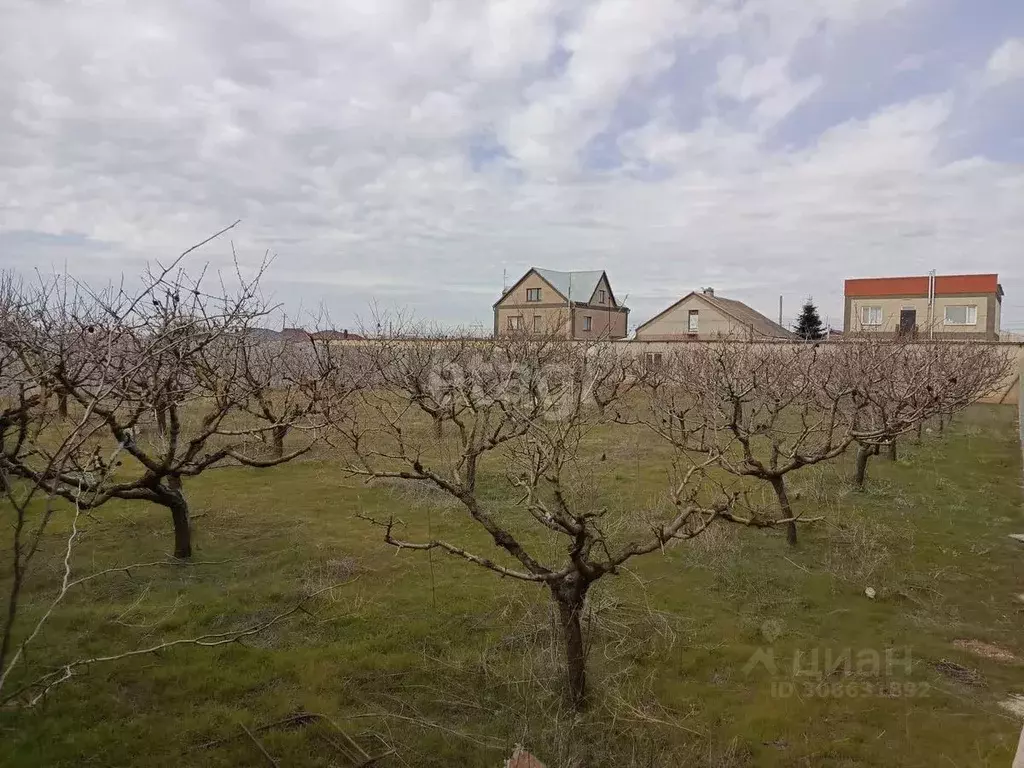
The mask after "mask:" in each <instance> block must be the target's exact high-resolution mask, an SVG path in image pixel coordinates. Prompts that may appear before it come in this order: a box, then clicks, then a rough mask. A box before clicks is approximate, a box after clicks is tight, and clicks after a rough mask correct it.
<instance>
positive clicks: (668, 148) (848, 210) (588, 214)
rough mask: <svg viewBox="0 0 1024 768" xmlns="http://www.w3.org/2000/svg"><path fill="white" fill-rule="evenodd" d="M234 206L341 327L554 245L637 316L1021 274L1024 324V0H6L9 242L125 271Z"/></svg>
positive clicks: (512, 266) (250, 232)
mask: <svg viewBox="0 0 1024 768" xmlns="http://www.w3.org/2000/svg"><path fill="white" fill-rule="evenodd" d="M235 219H242V224H240V225H239V227H238V228H237V229H236V230H235V231H234V232H233V233H232V239H233V241H234V246H235V248H236V250H237V252H238V254H239V257H240V259H241V260H242V261H243V263H244V265H245V266H246V267H251V266H252V265H254V264H256V263H258V262H259V260H260V259H261V257H262V255H263V253H264V252H265V251H270V252H272V253H274V254H276V259H275V262H274V264H273V266H272V267H271V270H270V273H269V274H268V276H267V277H266V280H265V288H266V290H267V292H268V293H270V294H272V295H273V297H274V298H275V299H276V300H278V301H280V302H282V303H283V305H284V306H285V307H286V308H287V309H288V311H289V312H291V313H293V314H294V313H296V312H297V311H298V310H299V308H300V307H304V308H307V309H309V308H315V307H316V306H317V305H319V304H321V302H322V303H324V304H325V305H326V306H327V307H328V308H329V309H330V311H331V314H332V316H333V317H334V318H335V320H336V324H337V325H338V326H339V327H340V326H342V325H350V324H352V323H353V322H354V320H353V318H354V317H355V316H357V315H358V316H365V315H366V314H367V307H368V305H369V303H370V301H371V300H373V299H376V300H377V301H378V302H379V303H380V304H381V305H382V306H384V307H389V306H403V307H407V308H409V309H410V310H412V311H413V312H414V313H415V314H416V315H417V316H419V317H422V318H432V319H436V320H438V321H442V322H447V323H464V324H471V323H481V324H482V325H483V326H484V327H489V326H490V323H491V315H490V311H491V310H490V307H491V304H492V302H493V301H495V299H496V298H497V296H498V294H499V293H500V291H501V288H502V276H503V273H504V272H505V271H507V273H508V275H509V278H510V280H511V279H514V278H515V277H518V276H519V275H520V274H521V273H522V272H524V271H525V270H526V269H527V268H528V267H530V266H531V265H537V266H544V267H549V268H553V269H572V268H579V269H606V270H608V272H609V275H610V277H611V280H612V285H613V288H614V289H615V291H616V293H617V295H618V296H619V298H620V299H621V298H623V297H626V303H627V304H628V305H629V306H630V307H631V308H632V310H633V312H632V314H631V317H630V321H631V325H635V324H638V323H640V322H643V321H644V320H646V319H647V318H649V317H650V316H651V315H653V314H655V313H656V312H657V311H659V310H660V309H662V308H664V306H666V305H667V304H669V303H671V302H672V301H674V300H675V299H676V298H678V297H679V296H680V295H682V294H684V293H686V292H688V291H690V290H692V289H695V288H698V287H700V286H705V285H712V286H714V287H715V288H716V290H717V291H719V292H720V293H722V294H723V295H726V296H729V297H732V298H739V299H742V300H744V301H747V302H748V303H750V304H751V305H753V306H754V307H755V308H758V309H760V310H762V311H764V312H765V313H767V314H769V315H773V314H774V313H776V312H777V304H778V296H779V295H780V294H782V295H783V296H784V297H785V301H786V314H787V315H792V314H795V311H796V307H797V305H798V304H799V302H800V301H801V300H803V299H804V298H805V297H806V296H808V295H813V297H814V299H815V301H816V302H817V303H818V304H819V306H820V307H821V310H822V313H823V314H826V315H829V316H830V317H831V318H832V319H833V321H835V322H837V324H841V322H842V281H843V279H844V278H845V277H854V276H871V275H895V274H915V273H923V272H925V271H927V270H928V269H931V268H935V269H938V270H939V271H940V272H965V271H967V272H971V271H975V272H998V273H999V274H1000V279H1001V282H1002V284H1003V287H1004V289H1005V290H1006V299H1005V300H1004V310H1003V325H1004V327H1013V328H1019V329H1021V330H1024V5H1022V3H1021V2H1019V0H593V1H592V2H586V1H584V0H434V1H433V2H430V1H429V0H362V1H359V0H340V1H339V0H332V1H331V2H323V1H314V0H287V2H285V1H284V0H249V1H248V2H242V1H241V0H228V1H225V2H209V0H132V1H131V2H128V1H127V0H125V1H124V2H114V1H113V0H91V1H88V2H87V1H86V0H78V1H73V0H0V267H2V268H14V269H17V270H21V271H26V272H29V271H31V270H34V269H43V270H52V269H54V268H58V269H60V268H64V267H65V266H66V267H67V268H68V269H69V270H70V271H72V272H74V273H77V274H80V275H83V276H85V277H87V278H88V279H91V280H97V281H105V280H107V279H111V278H116V277H117V276H119V275H120V274H121V273H133V272H136V271H138V269H139V267H140V265H141V264H142V263H143V262H144V261H145V260H146V259H150V258H160V257H167V256H169V255H173V254H175V253H177V252H179V251H181V250H183V249H184V248H185V247H187V246H188V245H190V244H192V243H194V242H196V241H198V240H201V239H203V238H204V237H205V236H207V235H209V234H211V233H212V232H215V231H216V230H218V229H220V228H221V227H223V226H225V225H226V224H230V223H231V222H232V221H234V220H235ZM230 258H231V242H230V241H229V240H227V239H225V240H222V241H218V242H216V243H214V244H212V245H210V246H208V247H206V248H205V249H204V250H203V251H202V252H201V253H199V254H197V255H195V256H193V257H192V260H191V263H192V264H196V265H198V264H201V263H205V262H210V263H212V264H213V265H214V266H217V267H225V266H227V265H228V264H229V263H230Z"/></svg>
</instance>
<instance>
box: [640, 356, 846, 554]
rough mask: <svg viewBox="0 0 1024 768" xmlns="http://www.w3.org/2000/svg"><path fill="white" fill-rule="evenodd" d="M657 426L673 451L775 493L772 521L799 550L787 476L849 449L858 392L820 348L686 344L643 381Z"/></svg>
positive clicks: (839, 365) (653, 425)
mask: <svg viewBox="0 0 1024 768" xmlns="http://www.w3.org/2000/svg"><path fill="white" fill-rule="evenodd" d="M647 386H648V387H649V388H650V390H651V402H652V403H654V404H655V406H656V407H657V409H658V412H657V414H656V415H657V416H658V418H656V419H653V420H651V421H649V422H648V423H649V426H651V428H652V429H653V430H654V431H655V433H656V434H658V435H660V436H661V437H662V438H663V439H665V440H667V441H669V442H670V443H671V444H672V445H674V446H676V448H677V449H679V450H683V451H690V452H693V453H695V454H697V455H702V456H706V457H708V458H709V459H710V460H712V461H713V462H714V463H715V464H716V465H717V466H719V467H721V468H722V469H724V470H726V471H727V472H729V473H730V474H732V475H734V476H736V477H752V478H756V479H758V480H762V481H764V482H766V483H768V485H769V486H770V487H771V489H772V491H773V492H774V494H775V497H776V499H777V502H778V516H777V517H775V518H766V517H764V516H763V515H755V516H754V517H755V519H757V520H760V521H761V522H765V523H767V522H771V524H784V525H785V527H786V533H787V540H788V541H789V543H790V544H796V542H797V523H798V522H799V521H800V520H801V517H800V514H799V513H797V512H796V511H795V510H794V509H793V504H792V501H791V500H790V495H789V491H788V489H787V487H786V477H787V475H789V474H790V473H791V472H795V471H797V470H799V469H802V468H804V467H808V466H812V465H814V464H818V463H820V462H823V461H828V460H830V459H834V458H835V457H836V456H839V455H840V454H842V453H843V452H844V451H845V450H846V449H847V447H848V446H849V445H850V443H851V442H852V441H853V436H852V433H851V431H852V425H853V418H854V415H855V413H856V412H857V405H856V399H855V386H854V384H853V382H852V381H851V380H850V378H849V376H848V375H847V373H846V372H845V371H844V369H843V367H842V363H841V362H840V361H839V360H838V359H837V358H836V356H834V355H829V354H825V353H824V351H823V349H822V348H821V345H818V344H813V345H802V344H788V345H783V344H777V345H776V344H768V345H761V344H747V343H742V342H737V341H732V340H724V341H721V342H716V343H710V344H700V345H686V346H685V347H684V348H682V349H678V350H675V351H673V352H669V353H666V356H665V358H664V359H663V362H662V364H661V365H660V366H659V368H658V370H657V371H656V372H655V375H653V376H651V377H648V379H647Z"/></svg>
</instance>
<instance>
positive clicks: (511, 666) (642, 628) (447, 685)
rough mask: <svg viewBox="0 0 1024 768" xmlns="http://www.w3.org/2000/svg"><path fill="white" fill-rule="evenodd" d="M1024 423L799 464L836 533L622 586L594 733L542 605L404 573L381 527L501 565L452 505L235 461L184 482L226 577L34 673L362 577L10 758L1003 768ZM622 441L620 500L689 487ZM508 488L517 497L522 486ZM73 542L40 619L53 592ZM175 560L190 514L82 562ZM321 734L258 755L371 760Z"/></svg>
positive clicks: (459, 566)
mask: <svg viewBox="0 0 1024 768" xmlns="http://www.w3.org/2000/svg"><path fill="white" fill-rule="evenodd" d="M1016 430H1017V427H1016V423H1015V414H1014V412H1013V410H1011V409H1010V408H1006V407H999V406H975V407H974V408H972V409H971V410H970V411H969V412H968V413H966V414H964V415H963V416H961V417H960V418H959V419H958V420H957V421H956V422H955V423H954V424H953V425H952V427H951V428H949V429H947V431H946V433H945V434H944V435H942V436H939V435H938V434H934V433H932V434H926V435H925V438H924V442H923V443H922V444H920V445H917V444H915V443H914V441H913V440H911V439H906V440H904V443H903V445H902V446H901V456H900V460H899V461H898V462H897V463H892V462H889V461H888V460H887V459H884V458H883V457H880V458H879V459H876V460H875V461H874V462H873V463H872V466H871V478H870V489H869V490H868V491H867V492H864V493H857V492H853V491H852V490H851V489H850V488H849V485H848V483H847V481H846V477H847V476H848V475H849V473H850V469H851V466H850V464H851V462H852V456H850V457H846V458H845V459H844V460H842V461H840V462H837V463H834V464H833V465H830V466H827V467H822V468H816V469H809V470H805V471H802V472H799V473H796V474H795V475H793V476H791V478H790V479H791V481H792V490H793V491H798V492H799V500H798V501H797V506H798V508H799V509H800V510H802V511H803V512H805V513H806V514H808V515H817V514H821V515H824V516H825V518H826V519H825V521H823V522H821V523H817V524H815V525H814V526H805V527H804V528H803V529H802V540H801V543H800V545H799V546H798V547H797V548H795V549H793V548H790V547H788V546H787V545H786V543H785V541H784V537H783V536H782V532H780V531H773V532H766V531H758V530H752V529H751V530H748V529H739V528H736V527H721V528H716V529H713V530H712V531H711V532H710V533H709V534H707V535H706V536H704V537H701V538H698V539H695V540H694V541H692V542H688V543H686V544H679V545H677V546H673V547H670V548H668V549H666V551H665V552H664V553H663V554H654V555H650V556H648V557H646V558H641V559H637V560H635V561H633V562H632V563H631V568H630V571H629V572H627V573H624V574H622V575H620V576H618V577H610V578H606V579H603V580H602V581H600V582H599V583H598V584H597V585H596V586H595V588H594V589H593V590H592V592H591V603H590V610H591V613H590V615H589V616H588V622H587V628H588V632H589V634H590V640H591V655H590V670H591V684H592V692H593V695H592V703H591V706H590V708H589V709H588V711H587V712H586V714H584V715H582V716H574V715H573V714H572V713H571V712H569V711H568V710H567V709H566V708H565V706H564V704H563V699H562V696H561V690H562V688H561V682H562V679H561V650H560V646H559V644H558V638H557V633H556V631H555V628H554V626H553V624H552V619H551V616H550V611H549V606H548V598H547V595H546V593H545V592H543V591H542V590H541V589H540V588H538V587H536V586H529V585H524V584H522V583H518V582H512V581H510V580H502V579H500V578H498V577H497V576H496V575H495V574H493V573H490V572H487V571H484V570H482V569H480V568H477V567H474V566H473V565H471V564H468V563H465V562H461V561H453V560H451V559H449V558H445V557H444V556H443V555H439V554H436V553H435V554H434V555H433V557H432V558H428V556H427V555H426V554H424V553H420V552H409V551H403V552H397V553H396V552H395V550H393V549H391V548H388V547H386V546H385V545H384V544H383V543H382V541H381V540H380V537H381V535H380V531H379V530H377V529H374V528H373V527H371V526H369V525H368V524H367V523H366V522H364V521H363V520H360V519H357V518H356V514H357V513H360V512H364V513H367V514H375V515H378V516H386V515H387V514H391V513H393V514H396V515H397V516H398V517H401V518H402V519H403V520H404V521H405V522H406V523H408V526H407V528H406V529H405V533H406V535H407V536H408V537H409V538H414V537H416V536H418V535H419V536H422V535H423V534H425V533H426V530H427V527H428V525H429V526H430V528H431V530H432V531H433V532H434V534H435V535H437V534H440V535H443V536H445V537H447V538H450V539H453V540H457V541H461V542H470V543H474V544H476V545H477V549H478V550H480V551H483V552H485V553H489V552H490V549H489V548H488V545H487V544H486V542H485V541H484V538H483V537H481V535H480V533H479V531H477V530H475V529H473V528H472V527H471V526H469V525H468V524H467V523H466V522H465V520H464V516H463V515H462V514H461V513H460V512H459V510H458V508H457V507H455V506H454V505H453V504H451V503H450V502H448V501H447V500H446V499H444V498H443V497H439V496H438V497H435V496H433V495H432V494H427V495H424V494H422V493H416V492H414V490H413V489H410V488H408V487H406V486H402V485H396V484H388V485H377V486H373V487H368V486H365V485H361V484H360V483H359V482H358V481H354V480H352V479H349V478H345V477H344V476H342V475H341V474H340V473H339V472H338V471H337V469H336V466H335V465H334V464H332V462H331V461H330V460H329V458H323V459H322V460H321V459H318V460H309V461H303V462H299V463H294V464H291V465H287V466H283V467H280V468H277V469H273V470H266V471H258V470H249V469H241V468H228V469H221V470H217V471H215V472H212V473H209V474H207V475H205V476H203V477H201V478H198V479H196V480H194V481H192V482H191V483H190V484H189V485H187V487H186V489H187V491H188V494H189V496H190V499H191V501H192V503H193V507H194V509H193V512H194V514H196V515H197V517H196V519H195V527H196V543H197V545H198V548H197V554H196V560H197V561H200V562H199V563H198V564H195V565H192V566H188V567H178V566H174V567H165V568H158V569H148V570H143V571H138V572H133V573H132V574H131V577H129V576H127V575H113V576H111V577H109V578H104V579H100V580H96V581H94V582H90V583H89V584H88V585H85V587H84V588H83V589H82V590H81V591H79V592H77V593H76V595H75V596H74V598H73V599H71V600H69V602H68V603H67V605H66V606H65V607H64V608H63V609H62V610H61V611H60V612H59V614H58V615H57V616H55V618H54V620H53V621H52V622H51V624H50V625H49V627H48V629H47V630H46V632H45V634H44V636H43V637H42V638H41V640H42V642H41V643H40V644H39V646H38V647H37V648H36V649H35V651H34V653H33V660H34V662H35V663H37V664H39V665H42V666H44V667H45V666H46V664H47V663H49V662H50V660H53V662H56V661H59V660H65V659H70V658H77V657H81V656H85V655H89V654H94V653H104V652H110V651H112V650H117V649H122V650H127V649H130V648H133V647H136V646H141V645H146V644H152V643H154V642H158V641H160V640H162V639H171V638H173V637H181V636H189V635H195V634H199V633H203V632H216V631H224V630H227V629H230V628H232V627H237V626H242V625H244V624H247V623H252V622H258V621H259V620H261V619H264V618H266V617H269V616H271V615H273V614H274V613H275V612H278V611H281V610H283V609H284V608H287V607H288V606H290V605H292V604H293V603H294V602H295V601H297V600H299V599H301V597H302V596H303V595H305V594H308V593H309V592H310V591H313V590H316V589H318V588H320V587H322V586H327V585H329V584H332V583H336V582H342V583H343V585H342V586H340V587H339V588H338V589H336V590H334V591H333V592H332V593H331V594H330V595H328V596H324V597H321V598H318V599H317V600H316V601H315V602H314V603H312V604H311V605H310V611H311V615H306V614H296V615H295V616H294V617H292V618H290V619H289V620H288V621H287V623H283V624H280V625H277V626H275V627H273V628H272V629H270V630H268V631H267V632H266V633H264V634H262V635H259V636H256V637H253V638H250V639H247V640H246V641H244V642H243V643H239V644H235V645H231V646H226V647H221V648H213V649H204V648H194V647H185V648H177V649H174V650H171V651H168V652H165V653H162V654H161V655H159V656H147V657H141V658H136V659H132V660H130V661H125V662H119V663H116V664H111V665H104V666H96V667H93V668H91V669H89V670H88V671H87V672H85V673H84V674H82V675H81V676H80V677H77V678H76V679H75V680H73V681H71V682H69V683H67V684H65V685H64V686H63V687H62V688H60V689H58V690H57V691H56V692H55V693H54V695H53V696H52V697H51V698H50V699H49V700H47V701H46V702H45V704H44V705H43V706H42V707H41V708H39V709H37V710H35V711H32V712H27V713H23V712H2V713H0V732H2V734H3V738H2V739H0V764H2V765H11V766H65V765H66V766H81V765H98V766H99V765H102V766H128V765H149V766H180V765H210V766H254V765H260V764H266V765H269V764H270V763H269V762H267V761H266V758H263V757H261V756H260V754H259V752H258V751H257V750H256V748H255V746H254V745H253V744H252V742H251V741H249V740H248V739H247V738H245V737H244V736H243V737H242V738H234V740H231V741H226V742H224V743H222V744H215V745H213V746H206V747H204V746H203V745H204V744H207V743H209V742H213V741H217V740H222V739H225V738H233V737H236V736H238V735H239V734H241V733H242V731H241V730H240V724H241V725H245V726H247V727H249V728H250V729H251V728H253V727H256V726H259V725H261V724H264V723H268V722H271V721H275V720H278V719H280V718H284V717H287V716H288V715H291V714H293V713H295V712H298V711H310V712H316V713H322V714H324V715H327V716H328V717H330V718H332V719H333V721H334V722H335V723H336V724H338V725H339V726H340V727H342V728H343V729H344V730H345V731H346V732H347V733H349V734H351V735H352V736H353V737H355V738H356V740H357V741H359V742H360V743H361V744H362V745H363V746H364V747H365V749H366V750H367V751H368V752H371V753H373V752H381V751H384V750H386V749H394V750H395V753H394V754H393V755H392V756H390V757H387V758H386V759H385V760H383V761H382V762H381V763H380V764H381V765H384V766H481V767H483V766H486V767H487V768H493V767H494V766H499V765H501V764H502V761H503V760H504V759H505V757H507V756H508V754H509V753H510V752H511V748H512V745H513V744H516V743H521V744H524V745H526V746H527V747H528V748H530V749H531V750H532V751H533V752H534V753H535V754H536V755H537V756H538V757H540V758H541V759H542V760H544V761H545V762H546V763H547V765H548V766H549V768H568V766H613V765H616V766H619V765H634V766H678V765H694V766H707V767H709V768H710V767H711V766H715V767H717V768H726V767H731V766H735V767H738V766H894V765H901V766H999V767H1000V768H1005V766H1008V765H1009V763H1010V761H1011V760H1012V755H1013V750H1014V748H1015V746H1016V742H1017V737H1018V734H1019V731H1020V725H1021V724H1020V722H1019V720H1018V719H1016V718H1014V717H1013V716H1012V715H1011V714H1009V713H1008V712H1006V711H1005V710H1003V709H1001V708H1000V707H999V705H998V702H999V701H1001V700H1003V699H1005V698H1006V697H1007V696H1008V695H1009V694H1010V693H1013V692H1024V661H1022V660H1024V639H1022V635H1021V619H1022V616H1024V602H1022V601H1021V599H1020V598H1019V597H1018V593H1020V592H1021V591H1022V590H1024V586H1022V585H1024V579H1022V577H1024V567H1022V563H1024V558H1022V555H1024V552H1022V551H1021V549H1020V547H1021V545H1020V544H1017V543H1016V542H1014V541H1012V540H1010V539H1009V538H1007V534H1008V533H1013V532H1020V531H1024V519H1022V515H1021V487H1020V478H1021V467H1020V459H1021V453H1020V445H1019V442H1018V439H1017V431H1016ZM601 449H602V453H606V454H607V457H608V465H607V466H608V470H607V471H606V473H605V475H606V476H605V478H604V480H603V481H602V483H601V485H600V488H599V492H600V493H601V494H602V495H603V496H604V497H605V498H606V500H607V502H608V503H609V505H611V506H612V507H613V508H617V509H622V510H626V511H628V510H629V509H630V508H631V505H636V504H638V503H640V502H642V500H644V499H646V498H650V497H653V496H655V495H657V494H658V493H659V492H660V491H661V489H663V488H664V472H665V465H664V458H665V457H664V456H660V455H658V454H657V452H652V451H651V450H650V449H649V448H648V447H647V445H646V443H645V441H644V439H643V437H642V436H640V435H634V436H632V437H630V438H629V439H627V440H623V441H620V442H619V443H617V444H613V445H604V446H601ZM486 482H488V483H490V486H489V487H490V488H491V489H492V492H493V494H494V495H495V497H497V496H498V494H499V482H500V481H499V478H498V477H497V476H495V477H490V478H487V480H486ZM791 492H792V491H791ZM766 501H767V497H766ZM59 533H60V532H59V531H57V532H55V535H54V537H53V538H52V539H51V540H50V541H49V544H50V550H49V551H48V557H49V558H50V559H49V560H48V561H47V562H46V563H45V564H44V565H42V566H41V567H39V568H38V572H37V574H36V579H35V580H34V581H33V582H32V589H31V591H30V593H29V595H28V610H29V615H32V612H33V611H38V610H40V608H41V607H42V606H43V605H44V603H45V602H46V601H47V599H48V597H49V595H50V594H51V593H50V592H48V591H46V588H48V587H52V585H53V583H54V576H55V574H56V573H57V569H58V567H59V558H58V554H57V550H58V547H59V546H60V545H61V543H62V539H61V538H60V536H59ZM170 544H171V533H170V521H169V519H167V513H166V511H165V510H163V509H159V508H156V507H150V506H146V505H137V504H126V503H118V504H111V505H109V506H107V507H105V508H103V509H102V510H101V511H100V512H99V513H97V514H96V515H95V517H94V518H92V519H89V520H88V521H86V523H85V532H84V534H83V537H82V545H81V547H80V548H79V550H78V551H79V559H78V561H77V562H76V568H77V569H78V572H80V573H86V572H89V571H91V570H95V569H99V568H104V567H109V566H112V565H116V564H119V563H129V562H138V561H148V560H155V559H159V558H160V557H161V556H162V555H163V554H164V553H165V552H167V551H169V548H170ZM867 587H871V588H873V589H874V590H875V591H876V597H875V598H874V599H870V598H868V597H867V596H866V595H865V589H866V588H867ZM1000 649H1001V650H1002V651H1005V652H1008V654H1012V655H1013V657H1012V658H1010V657H1009V656H1008V655H1007V654H1001V653H1000ZM887 652H888V653H890V654H891V655H892V658H893V661H894V663H891V664H888V665H887V664H886V653H887ZM755 654H759V655H757V656H755ZM847 654H848V656H849V663H846V662H845V661H844V660H845V659H846V658H847ZM794 658H796V660H797V663H796V665H794ZM757 660H760V662H763V663H754V662H756V661H757ZM794 666H795V668H794ZM322 733H324V730H323V729H322V728H321V727H320V726H309V727H305V728H295V729H292V730H277V731H268V732H266V733H263V734H261V736H260V738H261V740H262V742H263V743H264V744H265V745H266V748H267V750H268V751H269V752H270V753H271V754H273V755H274V756H276V757H277V759H278V760H279V763H280V765H281V766H329V765H346V764H347V763H346V762H344V761H343V760H341V759H340V758H339V757H338V754H337V752H336V751H335V750H334V748H333V747H332V746H331V745H329V744H328V743H327V742H325V741H324V740H323V739H322V738H320V734H322ZM261 761H263V762H262V763H261Z"/></svg>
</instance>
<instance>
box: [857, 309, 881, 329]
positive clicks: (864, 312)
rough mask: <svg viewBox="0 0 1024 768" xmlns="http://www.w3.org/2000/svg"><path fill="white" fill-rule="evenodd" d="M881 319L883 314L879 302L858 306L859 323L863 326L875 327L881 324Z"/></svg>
mask: <svg viewBox="0 0 1024 768" xmlns="http://www.w3.org/2000/svg"><path fill="white" fill-rule="evenodd" d="M873 318H877V319H873ZM883 320H884V316H883V314H882V306H881V305H880V304H865V305H864V306H862V307H861V308H860V324H861V325H863V326H864V327H865V328H877V327H878V326H880V325H881V324H882V322H883Z"/></svg>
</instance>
